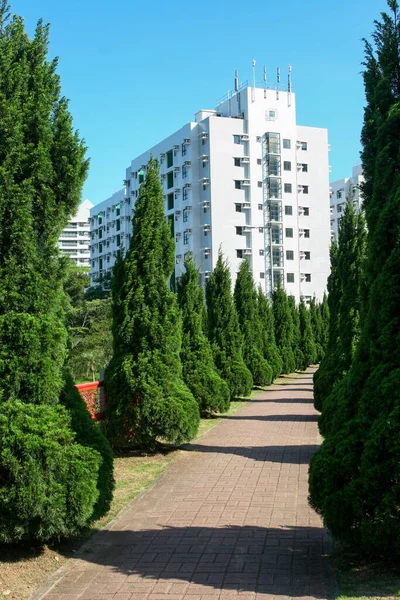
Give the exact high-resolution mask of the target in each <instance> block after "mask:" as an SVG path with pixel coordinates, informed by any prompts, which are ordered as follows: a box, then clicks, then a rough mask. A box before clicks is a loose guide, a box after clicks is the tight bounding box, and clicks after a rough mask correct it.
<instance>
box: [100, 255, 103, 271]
mask: <svg viewBox="0 0 400 600" xmlns="http://www.w3.org/2000/svg"><path fill="white" fill-rule="evenodd" d="M99 269H100V271H101V270H102V269H103V259H102V258H99Z"/></svg>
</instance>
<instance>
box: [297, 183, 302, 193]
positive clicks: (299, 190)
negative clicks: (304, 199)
mask: <svg viewBox="0 0 400 600" xmlns="http://www.w3.org/2000/svg"><path fill="white" fill-rule="evenodd" d="M297 191H298V193H299V194H300V193H301V192H302V191H303V186H302V185H298V186H297Z"/></svg>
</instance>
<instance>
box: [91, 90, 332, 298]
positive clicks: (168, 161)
mask: <svg viewBox="0 0 400 600" xmlns="http://www.w3.org/2000/svg"><path fill="white" fill-rule="evenodd" d="M236 88H237V89H236V91H234V92H232V93H230V94H228V95H227V96H226V97H225V98H223V99H222V100H220V101H219V102H218V104H217V107H216V109H215V110H200V111H199V112H198V113H196V115H195V120H194V121H193V122H190V123H187V124H186V125H185V126H184V127H182V129H180V130H179V131H177V132H175V133H174V134H172V135H171V136H170V137H168V138H166V139H165V140H163V141H161V142H160V143H159V144H157V145H156V146H154V147H153V148H151V149H150V150H149V151H147V152H145V153H143V154H142V155H140V156H138V157H137V158H135V159H134V160H133V161H132V162H131V164H130V166H129V167H128V168H127V170H126V175H125V181H124V188H123V189H122V190H120V191H119V192H117V193H115V194H114V195H113V196H112V197H111V198H109V199H108V200H105V201H104V202H102V203H101V204H99V205H97V206H95V207H94V208H93V209H92V210H91V237H92V240H91V277H92V281H93V280H94V279H96V278H97V277H99V275H100V274H101V273H102V272H104V271H105V270H107V269H109V268H111V267H112V265H113V263H114V260H115V256H116V254H117V252H118V250H119V249H121V250H125V249H126V248H127V246H128V243H129V239H130V235H131V226H132V225H131V217H132V211H133V209H134V205H135V201H136V198H137V197H138V194H139V188H140V184H141V183H142V181H143V179H144V177H145V171H146V165H147V163H148V160H149V157H150V154H152V155H153V156H154V157H155V158H157V159H158V160H159V164H160V176H161V182H162V185H163V189H164V199H165V212H166V215H167V217H168V219H169V220H170V222H171V228H172V231H173V234H174V236H175V240H176V269H175V276H176V277H179V276H180V274H181V273H182V270H183V261H184V256H185V253H186V252H187V251H189V250H190V251H191V252H192V253H193V254H194V257H195V259H196V263H197V264H198V265H199V267H200V272H201V279H202V282H203V283H204V282H205V281H206V280H207V279H208V277H209V276H210V273H211V271H212V269H213V267H214V266H215V263H216V260H217V257H218V249H219V248H220V247H221V248H222V251H223V253H224V254H225V256H226V257H227V258H228V260H229V263H230V266H231V271H232V274H233V277H234V278H235V276H236V273H237V271H238V269H239V265H240V261H241V260H242V259H243V258H247V259H248V260H250V262H251V265H252V270H253V275H254V279H255V282H256V285H257V286H258V285H261V286H262V288H263V289H264V290H265V291H266V292H267V294H270V293H271V291H272V288H273V286H274V285H276V284H277V282H278V280H279V279H280V280H281V281H282V282H283V283H284V286H285V288H286V290H287V292H288V293H289V294H291V295H293V296H295V297H296V299H297V301H298V300H299V298H300V296H304V297H305V298H306V300H309V299H310V298H311V297H312V296H313V295H314V294H315V295H316V296H317V297H318V298H322V295H323V293H324V290H325V288H326V280H327V276H328V274H329V244H330V222H329V176H328V140H327V130H326V129H318V128H313V127H303V126H299V125H297V123H296V108H295V95H294V93H292V92H291V91H280V90H278V89H276V88H274V89H273V90H271V89H268V88H267V87H266V86H265V87H256V86H252V85H250V84H249V83H245V84H242V85H241V86H239V85H237V84H236Z"/></svg>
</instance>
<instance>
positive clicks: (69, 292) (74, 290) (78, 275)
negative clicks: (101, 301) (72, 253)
mask: <svg viewBox="0 0 400 600" xmlns="http://www.w3.org/2000/svg"><path fill="white" fill-rule="evenodd" d="M61 260H62V261H63V262H64V264H65V271H66V275H65V281H64V292H65V294H66V297H67V300H68V301H69V305H70V306H69V307H70V308H79V307H80V306H82V304H83V303H84V300H85V288H87V287H88V286H89V283H90V278H89V267H78V266H77V265H76V264H75V263H74V262H73V260H72V259H71V258H69V257H67V256H63V257H61Z"/></svg>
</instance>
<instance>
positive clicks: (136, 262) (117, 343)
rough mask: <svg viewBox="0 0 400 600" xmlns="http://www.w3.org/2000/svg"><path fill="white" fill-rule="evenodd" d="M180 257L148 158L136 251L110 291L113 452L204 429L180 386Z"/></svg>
mask: <svg viewBox="0 0 400 600" xmlns="http://www.w3.org/2000/svg"><path fill="white" fill-rule="evenodd" d="M174 255H175V243H174V240H173V238H172V237H171V230H170V226H169V224H168V222H167V220H166V218H165V216H164V201H163V191H162V187H161V182H160V178H159V170H158V166H157V163H156V161H155V160H154V159H150V162H149V164H148V168H147V173H146V178H145V181H144V183H143V184H142V186H141V188H140V192H139V197H138V199H137V202H136V206H135V213H134V218H133V235H132V238H131V243H130V247H129V250H128V252H127V254H126V257H125V259H122V258H120V260H119V261H118V262H117V264H116V268H115V273H114V278H113V284H112V299H113V348H114V356H113V358H112V360H111V362H110V363H109V365H108V367H107V369H106V373H105V385H106V391H107V399H108V401H107V424H108V430H107V431H108V435H109V438H110V440H111V442H112V444H113V445H114V446H126V445H134V446H137V445H146V446H148V447H152V446H154V444H155V443H156V442H157V440H158V439H164V440H167V441H170V442H174V443H181V442H183V441H186V440H190V439H191V438H192V437H193V436H194V435H195V433H196V431H197V428H198V424H199V408H198V404H197V402H196V401H195V399H194V398H193V395H192V394H191V392H190V391H189V389H188V388H187V387H186V385H185V384H184V382H183V379H182V363H181V359H180V351H181V336H182V331H181V330H182V322H181V316H180V311H179V308H178V305H177V301H176V296H175V294H174V292H173V291H172V290H171V289H170V287H169V279H170V277H171V273H172V271H173V268H174V263H175V259H174Z"/></svg>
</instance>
